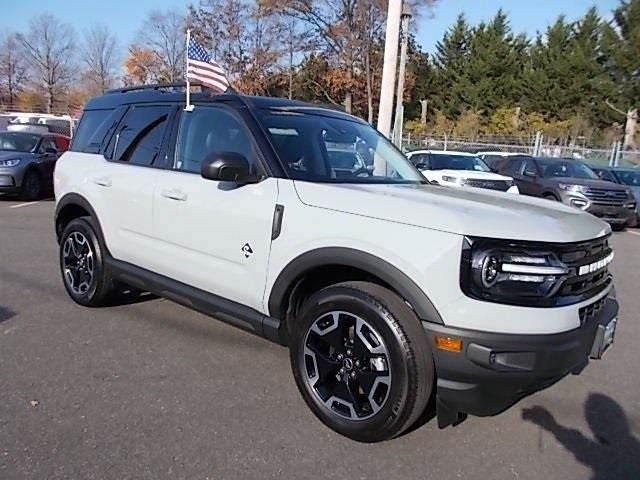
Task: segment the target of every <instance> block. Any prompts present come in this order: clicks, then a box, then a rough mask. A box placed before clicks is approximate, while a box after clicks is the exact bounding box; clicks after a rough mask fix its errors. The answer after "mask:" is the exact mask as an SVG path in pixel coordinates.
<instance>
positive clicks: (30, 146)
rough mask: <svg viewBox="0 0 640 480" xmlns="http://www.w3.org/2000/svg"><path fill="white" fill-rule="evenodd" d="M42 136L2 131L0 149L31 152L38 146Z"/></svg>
mask: <svg viewBox="0 0 640 480" xmlns="http://www.w3.org/2000/svg"><path fill="white" fill-rule="evenodd" d="M39 140H40V137H39V136H38V135H32V134H29V133H22V132H4V133H0V150H4V151H10V152H31V151H33V150H34V149H35V148H36V145H37V144H38V141H39Z"/></svg>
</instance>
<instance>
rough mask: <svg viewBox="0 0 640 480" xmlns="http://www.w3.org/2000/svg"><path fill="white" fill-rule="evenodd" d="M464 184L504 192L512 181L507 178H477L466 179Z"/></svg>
mask: <svg viewBox="0 0 640 480" xmlns="http://www.w3.org/2000/svg"><path fill="white" fill-rule="evenodd" d="M464 184H465V185H466V186H468V187H475V188H487V189H489V190H499V191H501V192H506V191H507V190H509V188H510V187H511V185H512V183H511V182H510V181H508V180H479V179H467V180H465V182H464Z"/></svg>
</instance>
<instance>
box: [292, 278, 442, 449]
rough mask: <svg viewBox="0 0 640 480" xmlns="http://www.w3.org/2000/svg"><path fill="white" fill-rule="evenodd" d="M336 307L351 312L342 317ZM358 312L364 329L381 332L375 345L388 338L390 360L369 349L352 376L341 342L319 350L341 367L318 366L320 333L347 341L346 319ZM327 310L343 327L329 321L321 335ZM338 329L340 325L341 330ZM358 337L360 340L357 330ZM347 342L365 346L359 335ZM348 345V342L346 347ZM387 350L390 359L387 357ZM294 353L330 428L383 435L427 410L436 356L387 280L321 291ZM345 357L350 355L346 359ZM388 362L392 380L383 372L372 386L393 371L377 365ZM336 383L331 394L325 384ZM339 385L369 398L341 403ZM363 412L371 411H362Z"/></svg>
mask: <svg viewBox="0 0 640 480" xmlns="http://www.w3.org/2000/svg"><path fill="white" fill-rule="evenodd" d="M333 312H343V313H339V314H337V315H338V316H337V317H334V316H333V314H334V313H333ZM351 317H354V318H357V319H358V320H357V322H359V323H356V324H355V325H360V326H361V327H360V331H361V332H364V334H366V335H367V336H368V338H369V339H371V332H373V336H374V340H373V341H371V342H370V345H376V344H377V345H378V348H380V347H379V345H380V344H379V343H376V341H375V339H376V338H377V339H380V340H381V343H382V347H383V348H384V350H385V352H386V355H384V354H383V355H382V358H383V360H377V362H378V363H377V364H376V360H372V358H373V357H374V356H375V355H373V354H372V355H371V356H370V357H369V358H368V359H367V358H366V357H367V355H366V354H365V355H363V356H362V357H361V358H362V359H363V360H362V361H361V362H360V364H361V365H364V366H363V367H362V368H360V369H358V371H357V372H356V373H355V375H356V376H355V377H350V376H349V375H354V373H353V371H355V370H356V368H355V367H353V361H352V362H351V365H352V367H353V371H352V370H348V371H347V376H346V377H345V376H344V375H345V372H343V371H342V370H345V367H346V366H348V365H347V364H345V363H343V364H340V361H339V360H338V359H339V358H340V355H342V354H340V353H339V351H341V350H339V349H340V348H342V346H340V347H339V348H338V349H335V350H333V351H332V352H333V353H329V354H328V355H324V356H320V357H319V358H320V362H321V363H322V365H328V364H329V362H328V361H325V360H326V359H328V358H332V359H333V360H332V362H333V363H331V365H332V367H331V368H333V366H334V365H335V368H336V369H338V368H339V366H340V365H344V366H343V367H340V370H339V371H338V372H337V373H336V374H335V375H333V374H332V373H331V374H326V375H325V374H322V373H321V368H319V367H318V356H317V355H315V353H312V354H311V350H310V348H311V347H313V349H314V350H313V351H314V352H315V351H317V350H318V349H320V347H319V346H317V345H315V344H314V345H312V343H313V342H316V341H318V339H320V340H319V341H320V342H323V341H325V335H327V336H329V335H330V336H331V337H333V338H337V339H338V341H337V342H336V344H339V343H340V341H344V339H345V336H344V335H343V334H342V333H340V330H342V331H345V330H344V326H343V325H342V324H341V322H348V321H349V319H350V318H351ZM325 318H329V319H330V320H329V321H330V322H333V323H334V324H335V325H336V327H332V326H329V327H327V328H326V331H325V333H322V331H321V330H318V332H320V334H321V335H318V334H317V333H316V331H314V330H312V327H314V326H315V327H314V328H320V327H318V326H322V322H325V323H326V320H324V319H325ZM361 320H362V321H361ZM347 325H348V323H347ZM363 325H365V326H363ZM338 327H339V328H338ZM354 330H355V329H354ZM334 331H336V332H335V333H333V332H334ZM346 331H347V332H349V333H348V334H347V335H352V336H354V334H353V330H351V328H350V327H347V330H346ZM329 332H331V333H329ZM312 338H313V342H312ZM340 339H341V340H340ZM354 341H356V339H355V336H354ZM357 342H359V343H360V344H361V346H360V349H361V350H362V346H363V345H364V347H365V348H366V349H367V350H369V351H371V349H369V348H368V347H367V346H366V344H365V343H364V341H363V340H362V337H360V338H358V339H357ZM327 344H328V343H327ZM343 344H344V345H346V346H345V347H344V348H348V346H349V345H352V348H353V349H354V351H356V352H357V350H358V349H357V347H356V346H354V343H349V341H348V340H347V341H344V343H343ZM348 351H349V350H345V352H346V353H345V355H346V354H348ZM329 352H331V350H329ZM365 353H366V350H365ZM345 355H342V356H343V358H346V357H345ZM352 355H355V354H352ZM312 357H313V358H312ZM355 358H358V357H357V356H356V357H355ZM385 358H386V361H384V359H385ZM290 360H291V367H292V370H293V375H294V378H295V381H296V384H297V386H298V389H299V390H300V392H301V394H302V397H303V398H304V400H305V402H306V403H307V405H308V406H309V407H310V408H311V410H312V411H313V413H314V414H315V415H316V416H317V417H318V418H319V419H320V420H321V421H322V422H323V423H324V424H325V425H327V426H328V427H329V428H331V429H333V430H334V431H336V432H338V433H340V434H342V435H345V436H347V437H349V438H351V439H353V440H357V441H360V442H368V443H370V442H379V441H383V440H387V439H390V438H393V437H396V436H398V435H400V434H401V433H402V432H403V431H405V430H406V429H408V428H409V427H411V426H412V424H413V423H414V422H415V421H416V420H417V419H418V418H419V417H420V415H421V414H422V413H423V411H424V410H425V407H426V405H427V402H428V400H429V398H430V397H431V393H432V391H433V384H434V382H433V379H434V364H433V357H432V355H431V352H430V350H429V347H428V339H427V336H426V334H425V332H424V330H423V328H422V325H421V324H420V321H419V320H418V319H417V317H416V316H415V314H414V313H413V311H412V310H411V309H410V308H409V307H408V306H407V304H406V303H405V302H404V301H403V300H402V299H401V298H400V297H399V296H398V295H396V294H395V293H393V292H391V291H390V290H388V289H386V288H384V287H381V286H379V285H375V284H371V283H367V282H347V283H340V284H337V285H332V286H330V287H327V288H324V289H322V290H320V291H318V292H316V293H315V294H313V295H312V296H311V297H310V298H309V299H308V300H307V301H306V302H305V304H304V305H303V307H302V312H301V315H300V317H299V318H297V319H296V320H295V323H293V325H292V326H291V342H290ZM341 361H342V362H346V360H341ZM385 363H388V364H387V369H386V370H387V374H386V375H388V377H385V378H387V379H388V380H386V381H388V384H385V385H381V384H382V382H380V384H377V379H376V381H373V385H372V387H371V388H370V389H367V388H366V386H365V385H366V384H365V382H369V384H371V378H376V376H382V375H385V374H382V373H380V372H374V370H378V368H380V371H384V369H383V368H381V367H378V366H374V365H384V364H385ZM356 364H357V362H356ZM325 371H329V370H325ZM349 371H350V372H351V374H349ZM320 375H322V376H320ZM341 375H342V376H341ZM360 375H362V378H361V377H360ZM367 375H368V377H367ZM316 376H317V379H316ZM367 378H368V380H367ZM314 379H315V382H314ZM352 382H353V383H352ZM361 382H362V383H361ZM330 384H336V385H337V386H336V389H335V390H331V388H330V387H326V391H324V396H325V397H326V398H325V399H323V398H322V395H321V393H320V390H321V389H325V386H326V385H330ZM318 385H321V386H318ZM341 385H342V386H341ZM376 385H377V386H376ZM337 389H340V390H341V391H346V392H352V391H353V392H354V393H355V395H353V394H352V395H351V399H353V400H356V397H357V398H359V399H360V400H362V401H361V402H356V401H354V402H351V407H352V408H346V407H347V406H348V405H345V404H342V402H341V401H340V402H338V403H336V402H337V400H335V396H339V395H337V394H335V395H334V393H333V392H337V391H338V390H337ZM380 391H382V393H380ZM376 396H377V398H379V399H380V402H379V403H378V402H377V401H375V404H374V400H373V399H375V398H376ZM332 398H333V399H334V400H332ZM346 403H347V404H348V403H349V402H346ZM329 404H331V406H329ZM360 407H362V408H360ZM340 410H342V412H341V411H340ZM347 410H348V411H347ZM360 414H362V417H363V418H360V417H359V415H360ZM354 415H355V416H354Z"/></svg>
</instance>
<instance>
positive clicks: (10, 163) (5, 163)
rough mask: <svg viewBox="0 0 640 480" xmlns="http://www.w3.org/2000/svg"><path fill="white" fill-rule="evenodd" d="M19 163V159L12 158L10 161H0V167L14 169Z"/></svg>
mask: <svg viewBox="0 0 640 480" xmlns="http://www.w3.org/2000/svg"><path fill="white" fill-rule="evenodd" d="M19 163H20V159H19V158H13V159H11V160H0V167H15V166H16V165H18V164H19Z"/></svg>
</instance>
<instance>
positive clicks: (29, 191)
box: [20, 170, 44, 202]
mask: <svg viewBox="0 0 640 480" xmlns="http://www.w3.org/2000/svg"><path fill="white" fill-rule="evenodd" d="M43 190H44V185H43V184H42V177H41V176H40V174H39V173H38V172H37V171H36V170H29V171H28V172H27V173H26V175H25V176H24V178H23V179H22V189H21V191H20V198H21V199H22V200H26V201H28V202H31V201H34V200H39V199H40V198H42V193H43Z"/></svg>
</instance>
